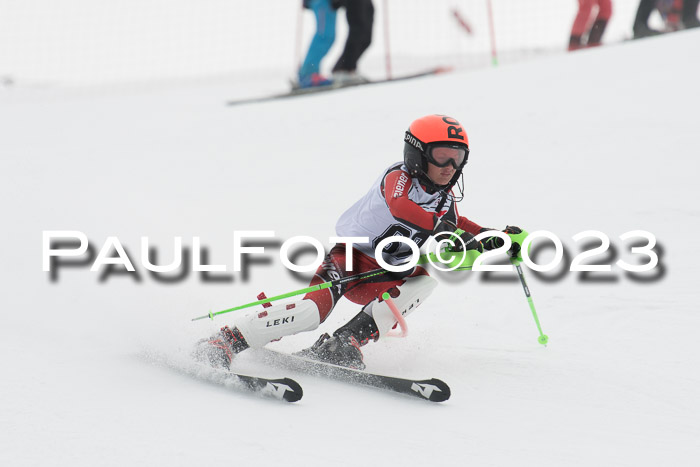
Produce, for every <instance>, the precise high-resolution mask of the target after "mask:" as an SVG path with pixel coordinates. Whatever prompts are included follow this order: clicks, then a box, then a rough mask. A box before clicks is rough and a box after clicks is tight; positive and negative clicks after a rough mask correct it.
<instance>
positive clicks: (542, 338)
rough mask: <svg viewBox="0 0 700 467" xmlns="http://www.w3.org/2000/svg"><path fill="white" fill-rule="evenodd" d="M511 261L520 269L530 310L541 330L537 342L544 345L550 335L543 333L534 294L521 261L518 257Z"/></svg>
mask: <svg viewBox="0 0 700 467" xmlns="http://www.w3.org/2000/svg"><path fill="white" fill-rule="evenodd" d="M510 262H511V263H513V265H514V266H515V269H516V270H517V271H518V277H519V278H520V283H521V284H522V285H523V290H524V291H525V296H526V297H527V303H528V304H529V305H530V310H531V311H532V317H533V318H535V324H536V325H537V330H538V331H539V332H540V337H538V338H537V342H539V343H540V344H542V345H547V342H549V337H548V336H547V335H546V334H544V333H542V326H540V320H539V318H537V311H535V303H534V302H533V301H532V295H530V288H529V287H528V286H527V283H526V282H525V274H523V268H521V267H520V261H518V259H517V258H511V259H510Z"/></svg>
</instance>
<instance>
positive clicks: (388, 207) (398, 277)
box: [195, 115, 520, 369]
mask: <svg viewBox="0 0 700 467" xmlns="http://www.w3.org/2000/svg"><path fill="white" fill-rule="evenodd" d="M468 156H469V141H468V138H467V133H466V131H465V130H464V128H463V127H462V125H461V124H460V123H459V122H458V121H457V120H455V119H454V118H451V117H448V116H444V115H428V116H425V117H422V118H419V119H417V120H415V121H414V122H413V123H411V125H410V127H409V129H408V131H406V133H405V137H404V159H403V162H397V163H395V164H393V165H392V166H391V167H389V168H388V169H386V170H385V171H384V173H383V174H382V175H381V177H379V179H378V180H377V181H376V182H375V183H374V185H373V186H372V188H371V189H370V190H369V192H367V194H366V195H365V196H363V197H362V198H360V199H359V200H358V201H357V202H356V203H355V204H354V205H353V206H351V207H350V208H349V209H348V210H347V211H345V213H343V214H342V215H341V216H340V219H339V220H338V222H337V224H336V232H337V234H338V235H339V236H341V237H367V238H368V239H369V242H368V243H364V244H362V243H356V244H354V245H353V248H352V250H351V253H352V268H350V267H349V258H348V257H347V254H346V251H347V250H346V245H345V244H336V245H335V246H334V247H333V248H332V249H331V250H330V252H329V253H328V255H327V256H326V257H325V259H324V261H323V263H322V264H321V265H320V266H319V268H318V270H317V271H316V274H315V276H314V278H313V279H312V281H311V284H310V285H316V284H319V283H321V282H329V281H332V280H337V279H340V278H343V277H347V276H351V275H354V274H357V273H362V272H366V271H372V270H375V269H378V268H380V266H379V264H378V263H377V260H376V259H375V247H376V245H377V244H378V243H379V242H380V241H381V240H382V239H384V238H387V237H391V236H403V237H407V238H410V239H412V240H413V241H414V242H415V243H416V244H417V245H418V246H419V247H420V246H421V245H423V244H425V243H426V240H427V239H428V238H429V237H430V236H432V235H434V234H437V233H441V232H454V231H455V230H456V229H461V230H463V231H464V232H463V233H462V234H461V238H462V240H463V241H464V245H462V244H461V242H456V246H455V247H454V250H453V251H461V250H463V249H464V248H466V249H477V250H479V251H483V249H487V250H490V249H494V248H499V247H501V246H502V245H503V240H502V239H500V238H498V237H495V236H494V237H488V238H487V239H485V240H484V241H483V242H477V241H475V240H474V238H473V237H474V236H475V235H476V234H478V233H480V232H482V231H484V230H493V229H484V228H482V227H481V226H480V225H478V224H476V223H474V222H472V221H470V220H469V219H467V218H466V217H463V216H460V215H459V213H458V212H457V207H456V204H455V202H456V201H459V200H461V197H460V198H456V197H455V195H454V193H453V187H454V186H455V184H456V183H457V181H458V180H459V179H460V177H461V176H462V170H463V169H464V166H465V165H466V163H467V159H468ZM504 232H506V233H515V234H517V233H520V229H518V228H517V227H506V230H504ZM519 249H520V246H519V245H518V244H517V243H513V247H512V248H511V250H510V252H509V253H510V254H511V255H513V256H515V255H517V254H518V253H519ZM411 254H412V252H411V248H410V246H409V245H406V244H405V243H402V242H392V243H389V244H388V245H386V246H385V247H384V249H383V250H382V255H383V259H384V260H385V261H386V262H387V263H389V264H393V265H397V264H400V263H402V262H404V261H405V260H406V259H407V258H408V257H409V256H411ZM349 269H351V270H350V271H349ZM436 285H437V281H436V280H435V279H434V278H432V277H431V276H430V275H429V274H428V272H427V271H426V270H425V269H424V268H423V267H421V266H416V267H415V268H413V269H412V270H409V271H406V272H404V273H387V274H382V275H379V276H374V277H372V278H370V279H366V280H358V281H354V282H349V283H346V284H341V285H337V286H334V287H331V288H327V289H323V290H318V291H315V292H311V293H308V294H306V295H305V296H304V298H303V299H302V300H298V301H295V302H292V303H283V304H277V305H273V306H271V307H268V308H265V309H264V310H262V311H261V310H259V309H258V310H255V311H250V312H248V313H247V314H245V315H242V316H240V317H237V318H236V319H235V320H234V323H232V325H231V326H224V327H223V328H221V330H220V331H219V332H218V333H216V334H215V335H214V336H212V337H211V338H209V339H204V340H202V341H200V342H199V344H198V347H197V349H196V351H195V355H196V356H197V357H198V358H199V359H200V360H208V361H209V362H210V363H211V364H212V365H214V366H221V367H225V368H228V367H229V365H230V363H231V359H232V358H233V356H234V355H235V354H237V353H239V352H241V351H243V350H245V349H247V348H249V347H254V348H259V347H263V346H264V345H266V344H267V343H269V342H271V341H274V340H278V339H280V338H282V337H284V336H288V335H292V334H296V333H299V332H305V331H311V330H314V329H316V328H317V327H318V326H319V325H320V323H322V322H324V321H325V320H326V318H328V316H329V314H330V313H331V311H332V310H333V308H334V307H335V305H336V304H337V303H338V300H340V298H341V297H346V298H347V299H349V300H350V301H352V302H353V303H356V304H358V305H361V306H362V309H361V311H360V312H359V313H358V314H357V315H356V316H355V317H354V318H352V319H351V320H350V321H349V322H348V323H347V324H345V325H344V326H342V327H340V328H339V329H337V330H336V331H335V332H334V333H333V336H329V335H328V334H327V333H326V334H323V335H322V336H321V337H320V338H319V339H318V341H317V342H316V343H315V344H314V345H313V346H312V347H310V348H309V349H306V350H304V351H302V352H301V353H300V354H301V355H304V356H307V357H310V358H314V359H317V360H321V361H325V362H328V363H333V364H337V365H343V366H347V367H351V368H357V369H364V362H363V357H362V352H361V350H360V347H361V346H363V345H365V344H367V343H368V342H369V341H377V340H378V339H380V338H381V337H382V336H385V335H386V334H387V333H388V332H389V331H390V330H391V329H392V328H393V327H394V326H395V325H396V319H395V317H394V315H393V313H392V312H391V310H390V308H389V306H388V304H387V303H386V302H385V301H384V300H382V298H381V297H382V294H383V293H384V292H388V293H389V295H390V296H391V297H392V300H393V302H394V304H395V305H396V307H397V308H398V310H400V311H401V313H402V314H403V315H404V316H406V315H408V314H409V313H411V312H413V311H415V309H416V308H417V307H418V306H419V305H420V304H422V303H423V302H424V301H425V300H426V299H427V298H428V296H429V295H430V294H431V292H432V291H433V289H434V288H435V287H436Z"/></svg>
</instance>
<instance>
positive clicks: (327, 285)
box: [192, 269, 389, 321]
mask: <svg viewBox="0 0 700 467" xmlns="http://www.w3.org/2000/svg"><path fill="white" fill-rule="evenodd" d="M387 272H389V271H387V270H386V269H374V270H372V271H367V272H361V273H359V274H355V275H353V276H348V277H343V278H341V279H336V280H333V281H329V282H321V283H320V284H316V285H312V286H311V287H306V288H303V289H299V290H295V291H294V292H287V293H284V294H281V295H275V296H274V297H269V298H263V299H262V300H256V301H254V302H250V303H246V304H245V305H240V306H235V307H233V308H228V309H226V310H221V311H216V312H211V311H210V312H209V314H206V315H203V316H198V317H196V318H192V321H197V320H200V319H206V318H209V319H214V316H217V315H223V314H224V313H230V312H232V311H236V310H242V309H244V308H250V307H252V306H256V305H262V304H263V303H268V302H273V301H275V300H281V299H283V298H289V297H294V296H295V295H301V294H306V293H309V292H316V291H317V290H323V289H330V288H331V287H335V286H337V285H340V284H345V283H347V282H353V281H358V280H362V279H369V278H370V277H374V276H380V275H382V274H385V273H387Z"/></svg>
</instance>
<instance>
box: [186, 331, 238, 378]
mask: <svg viewBox="0 0 700 467" xmlns="http://www.w3.org/2000/svg"><path fill="white" fill-rule="evenodd" d="M248 347H249V346H248V343H247V342H246V341H245V338H244V337H243V335H242V334H241V332H240V331H239V330H238V328H237V327H234V328H233V329H231V328H229V327H228V326H224V327H223V328H221V330H220V331H219V332H217V333H216V334H214V335H213V336H211V337H210V338H208V339H202V340H200V341H199V342H197V345H196V346H195V349H194V352H193V356H194V358H195V360H197V361H199V362H205V363H208V364H209V365H211V366H212V367H214V368H225V369H226V370H229V369H230V368H231V360H232V359H233V356H234V355H235V354H237V353H240V352H242V351H244V350H245V349H247V348H248Z"/></svg>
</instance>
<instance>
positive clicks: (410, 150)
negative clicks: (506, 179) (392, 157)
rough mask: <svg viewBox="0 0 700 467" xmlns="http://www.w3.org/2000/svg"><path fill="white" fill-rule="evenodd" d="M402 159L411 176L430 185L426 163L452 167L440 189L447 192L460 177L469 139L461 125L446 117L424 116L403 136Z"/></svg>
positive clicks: (465, 160)
mask: <svg viewBox="0 0 700 467" xmlns="http://www.w3.org/2000/svg"><path fill="white" fill-rule="evenodd" d="M404 143H405V144H404V150H403V160H404V165H405V166H406V168H407V169H408V172H409V174H410V175H411V176H412V177H418V178H419V179H420V180H421V181H426V182H429V183H430V184H432V182H431V180H430V179H429V178H428V175H427V172H428V164H429V163H430V164H433V165H436V166H438V167H446V166H448V165H452V166H453V167H454V168H455V169H457V171H456V172H455V175H454V177H452V180H450V182H449V183H448V184H447V185H446V186H444V187H439V188H441V189H450V188H451V187H452V186H453V185H454V184H455V183H456V182H457V179H458V178H459V177H460V175H461V174H462V169H463V168H464V166H465V165H466V163H467V160H468V158H469V138H468V137H467V132H466V131H465V130H464V128H463V127H462V125H461V124H460V123H459V122H458V121H457V120H456V119H454V118H452V117H448V116H447V115H426V116H425V117H421V118H419V119H418V120H415V121H413V123H411V126H409V127H408V131H406V135H405V137H404Z"/></svg>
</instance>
